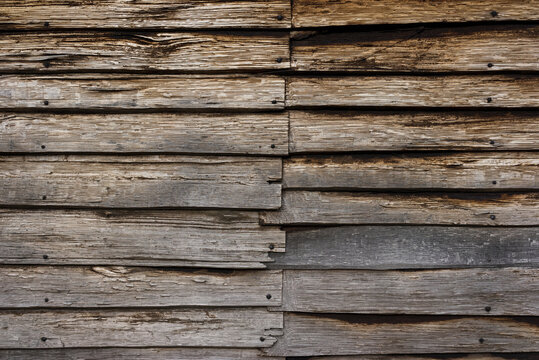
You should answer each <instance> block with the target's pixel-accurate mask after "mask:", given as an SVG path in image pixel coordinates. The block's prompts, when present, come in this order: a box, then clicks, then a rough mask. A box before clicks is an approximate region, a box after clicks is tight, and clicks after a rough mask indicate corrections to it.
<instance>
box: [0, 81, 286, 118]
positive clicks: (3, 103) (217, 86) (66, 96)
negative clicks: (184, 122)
mask: <svg viewBox="0 0 539 360" xmlns="http://www.w3.org/2000/svg"><path fill="white" fill-rule="evenodd" d="M284 88H285V84H284V80H283V79H282V78H279V77H276V76H250V75H151V76H150V75H137V74H125V75H117V74H86V75H80V74H76V75H2V76H0V89H1V90H0V108H1V109H41V110H43V109H69V110H77V111H86V110H100V109H108V110H150V109H151V110H167V109H168V110H174V109H189V110H193V109H230V110H233V109H241V110H246V109H251V110H257V109H258V110H278V109H283V107H284Z"/></svg>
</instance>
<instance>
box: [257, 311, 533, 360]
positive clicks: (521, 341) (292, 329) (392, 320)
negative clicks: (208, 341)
mask: <svg viewBox="0 0 539 360" xmlns="http://www.w3.org/2000/svg"><path fill="white" fill-rule="evenodd" d="M285 327H286V330H285V332H284V336H283V337H281V338H280V339H279V341H278V342H277V343H276V344H275V346H274V347H272V348H270V349H267V350H266V351H267V352H268V354H270V355H273V356H285V355H286V356H314V355H356V354H423V353H457V352H458V353H474V352H479V353H481V352H532V351H538V350H539V348H538V344H539V327H538V324H537V320H536V318H527V317H516V318H502V317H496V318H494V317H493V318H489V317H452V316H445V317H444V316H384V315H378V316H376V315H370V316H369V315H367V316H361V315H345V314H341V315H339V314H334V315H329V314H326V315H307V314H292V313H287V314H285ZM481 339H482V340H481Z"/></svg>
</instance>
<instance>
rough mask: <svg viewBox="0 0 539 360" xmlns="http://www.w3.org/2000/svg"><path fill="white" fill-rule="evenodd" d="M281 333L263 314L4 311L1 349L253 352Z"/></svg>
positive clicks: (277, 317) (278, 317)
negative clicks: (250, 349) (232, 349)
mask: <svg viewBox="0 0 539 360" xmlns="http://www.w3.org/2000/svg"><path fill="white" fill-rule="evenodd" d="M282 327H283V315H282V314H280V313H276V312H269V311H267V310H266V309H265V308H240V309H235V308H229V309H224V308H221V309H213V308H206V309H193V308H184V309H174V310H163V309H161V310H141V309H136V310H130V311H128V310H101V311H99V310H88V311H83V310H79V311H76V312H75V311H60V310H57V311H50V310H48V311H25V312H19V311H16V312H15V311H4V312H2V313H0V329H2V334H3V335H5V336H2V337H0V347H2V348H4V349H19V348H28V349H32V348H70V347H112V346H122V347H146V346H171V347H172V346H178V347H180V346H181V347H197V346H200V347H253V348H254V347H267V346H271V345H272V344H273V343H275V335H280V334H281V333H282V331H281V329H282ZM8 333H9V336H8ZM262 339H264V340H263V341H262Z"/></svg>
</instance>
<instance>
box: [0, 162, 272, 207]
mask: <svg viewBox="0 0 539 360" xmlns="http://www.w3.org/2000/svg"><path fill="white" fill-rule="evenodd" d="M0 169H1V172H0V174H1V175H0V188H1V189H2V190H1V191H0V194H1V196H0V204H2V205H54V206H86V207H110V208H115V207H118V208H130V207H132V208H164V207H182V208H191V207H193V208H200V207H202V208H238V209H257V208H262V209H263V208H278V207H279V206H280V204H281V198H280V196H281V185H280V184H277V183H273V181H275V180H279V179H280V178H281V171H282V169H281V159H275V158H257V157H187V156H183V157H182V156H149V157H146V158H141V157H121V158H120V157H106V156H101V157H100V156H81V157H77V156H56V157H49V158H43V157H38V156H28V157H19V156H17V157H0ZM231 194H234V196H230V195H231Z"/></svg>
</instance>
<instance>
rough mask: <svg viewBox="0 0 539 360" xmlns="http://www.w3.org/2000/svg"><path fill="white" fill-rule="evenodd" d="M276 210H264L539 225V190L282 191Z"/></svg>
mask: <svg viewBox="0 0 539 360" xmlns="http://www.w3.org/2000/svg"><path fill="white" fill-rule="evenodd" d="M282 201H283V206H282V207H281V209H280V210H279V211H271V212H262V213H261V215H260V219H261V222H262V223H263V224H280V225H285V224H286V225H316V224H324V225H332V224H339V225H355V224H358V225H359V224H408V225H420V224H429V225H521V226H526V225H539V207H538V206H537V203H538V193H514V194H505V193H504V194H488V193H481V194H473V193H470V194H466V193H447V194H385V193H348V192H318V191H293V190H290V191H285V192H284V193H283V200H282Z"/></svg>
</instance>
